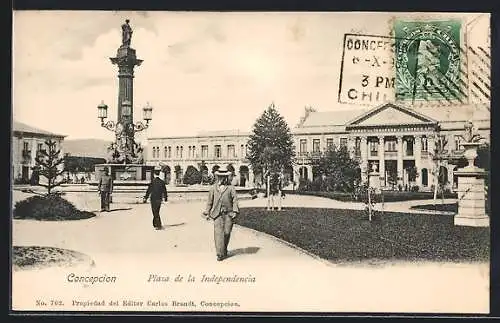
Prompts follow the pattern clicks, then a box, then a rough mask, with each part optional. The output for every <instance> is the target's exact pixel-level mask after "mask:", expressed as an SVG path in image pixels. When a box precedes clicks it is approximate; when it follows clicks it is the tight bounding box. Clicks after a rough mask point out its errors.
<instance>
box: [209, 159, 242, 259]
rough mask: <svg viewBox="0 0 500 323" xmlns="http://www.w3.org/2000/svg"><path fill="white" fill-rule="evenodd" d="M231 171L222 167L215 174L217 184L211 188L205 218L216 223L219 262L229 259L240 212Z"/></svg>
mask: <svg viewBox="0 0 500 323" xmlns="http://www.w3.org/2000/svg"><path fill="white" fill-rule="evenodd" d="M229 175H230V171H229V170H227V168H226V167H221V168H219V169H218V170H217V171H216V172H215V177H216V181H215V184H214V185H213V186H212V187H210V190H209V192H208V201H207V207H206V210H205V211H204V212H203V216H204V217H205V218H206V219H207V220H209V219H212V220H213V221H214V240H215V250H216V253H217V261H221V260H224V259H225V258H227V246H228V244H229V238H230V237H231V230H232V228H233V221H234V219H235V217H236V216H237V215H238V213H239V212H240V210H239V207H238V196H237V195H236V189H235V188H234V186H233V185H231V183H230V181H229Z"/></svg>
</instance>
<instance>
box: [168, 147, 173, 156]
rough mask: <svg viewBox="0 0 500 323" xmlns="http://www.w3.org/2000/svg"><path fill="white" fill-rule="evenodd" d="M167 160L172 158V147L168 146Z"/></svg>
mask: <svg viewBox="0 0 500 323" xmlns="http://www.w3.org/2000/svg"><path fill="white" fill-rule="evenodd" d="M168 158H172V146H168Z"/></svg>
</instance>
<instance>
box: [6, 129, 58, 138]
mask: <svg viewBox="0 0 500 323" xmlns="http://www.w3.org/2000/svg"><path fill="white" fill-rule="evenodd" d="M12 132H13V134H21V135H32V136H36V137H45V138H66V137H67V136H66V135H59V134H56V133H53V134H49V133H40V132H34V131H23V130H14V131H12Z"/></svg>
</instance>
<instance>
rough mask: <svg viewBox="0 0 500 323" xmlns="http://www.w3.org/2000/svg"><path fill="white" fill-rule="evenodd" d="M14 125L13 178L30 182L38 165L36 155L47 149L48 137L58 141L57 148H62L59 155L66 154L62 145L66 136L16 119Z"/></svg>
mask: <svg viewBox="0 0 500 323" xmlns="http://www.w3.org/2000/svg"><path fill="white" fill-rule="evenodd" d="M12 126H13V127H12V164H11V165H12V176H13V180H16V181H17V182H22V183H28V182H29V180H30V177H31V174H32V172H33V167H34V166H35V165H36V162H35V158H36V155H37V153H38V152H39V151H40V150H42V149H46V145H45V141H46V140H48V139H51V140H54V141H55V142H56V146H57V148H58V149H60V150H61V152H60V154H59V156H60V157H61V158H62V157H63V156H64V152H63V151H62V147H63V141H64V138H65V137H66V136H64V135H60V134H55V133H52V132H49V131H46V130H42V129H38V128H35V127H32V126H29V125H26V124H24V123H20V122H17V121H14V122H13V124H12ZM61 167H62V166H61Z"/></svg>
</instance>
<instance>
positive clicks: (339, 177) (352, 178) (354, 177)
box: [313, 146, 361, 192]
mask: <svg viewBox="0 0 500 323" xmlns="http://www.w3.org/2000/svg"><path fill="white" fill-rule="evenodd" d="M313 163H314V165H313V167H315V168H316V170H317V172H318V173H319V175H320V176H321V178H324V183H322V186H323V188H324V189H327V190H329V191H330V190H332V191H342V192H352V191H353V190H354V188H355V187H356V186H357V184H359V182H360V181H361V178H360V172H359V170H358V169H359V162H358V161H357V160H355V159H353V158H351V155H350V154H349V151H348V150H347V148H346V147H344V146H340V147H337V146H332V147H330V148H329V149H328V150H327V151H326V152H325V153H324V154H323V155H322V156H321V157H320V158H318V159H315V160H314V162H313Z"/></svg>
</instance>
